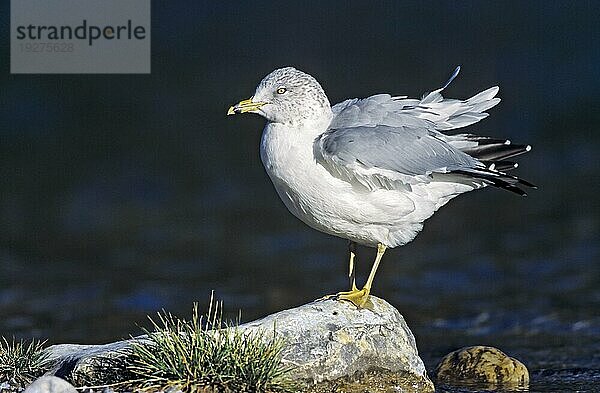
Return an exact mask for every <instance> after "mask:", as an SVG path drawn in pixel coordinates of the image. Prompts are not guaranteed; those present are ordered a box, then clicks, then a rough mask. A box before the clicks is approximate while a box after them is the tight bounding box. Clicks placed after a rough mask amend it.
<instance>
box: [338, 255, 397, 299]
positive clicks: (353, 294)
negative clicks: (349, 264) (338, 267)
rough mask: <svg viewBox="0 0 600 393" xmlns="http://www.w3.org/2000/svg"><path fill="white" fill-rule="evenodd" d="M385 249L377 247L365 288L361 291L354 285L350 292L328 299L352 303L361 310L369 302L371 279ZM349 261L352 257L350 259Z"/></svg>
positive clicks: (340, 293)
mask: <svg viewBox="0 0 600 393" xmlns="http://www.w3.org/2000/svg"><path fill="white" fill-rule="evenodd" d="M385 250H386V247H385V246H384V245H383V244H381V243H380V244H378V245H377V257H376V258H375V262H374V263H373V267H372V268H371V273H370V274H369V278H368V279H367V282H366V284H365V286H364V287H363V288H362V289H360V290H359V289H357V288H356V285H355V286H354V287H353V288H352V290H350V291H348V292H339V293H337V294H335V295H333V296H331V297H330V298H333V299H336V300H348V301H350V302H352V303H353V304H354V305H355V306H356V307H359V308H362V307H364V305H365V304H366V303H367V301H368V300H369V294H370V293H371V286H372V285H373V279H374V278H375V273H377V268H378V267H379V263H380V262H381V258H383V254H384V253H385ZM350 258H351V260H352V261H353V259H352V256H351V257H350Z"/></svg>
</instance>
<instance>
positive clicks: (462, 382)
mask: <svg viewBox="0 0 600 393" xmlns="http://www.w3.org/2000/svg"><path fill="white" fill-rule="evenodd" d="M435 374H436V381H437V382H439V383H443V384H448V385H454V386H473V385H477V386H482V387H500V386H502V387H526V386H528V384H529V372H528V371H527V367H525V365H524V364H523V363H521V362H520V361H518V360H517V359H515V358H512V357H510V356H508V355H506V354H505V353H504V352H502V351H500V350H499V349H497V348H494V347H488V346H474V347H466V348H461V349H459V350H456V351H454V352H451V353H449V354H448V355H446V356H445V357H444V358H443V359H442V361H441V362H440V364H439V365H438V367H437V369H436V372H435ZM437 382H436V383H437Z"/></svg>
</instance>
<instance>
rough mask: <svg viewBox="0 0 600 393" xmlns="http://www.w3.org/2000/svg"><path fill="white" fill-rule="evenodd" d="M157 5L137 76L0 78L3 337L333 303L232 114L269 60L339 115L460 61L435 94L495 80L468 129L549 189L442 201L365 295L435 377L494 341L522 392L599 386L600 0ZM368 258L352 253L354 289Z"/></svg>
mask: <svg viewBox="0 0 600 393" xmlns="http://www.w3.org/2000/svg"><path fill="white" fill-rule="evenodd" d="M171 3H172V2H170V3H169V4H170V6H169V7H167V6H166V5H161V4H153V5H154V8H153V32H152V34H153V36H152V42H153V44H152V45H153V53H154V54H153V68H152V75H151V76H123V75H122V76H8V75H7V74H6V71H4V73H3V74H2V76H0V84H1V86H2V89H0V103H1V104H2V105H0V132H1V138H2V139H1V143H0V334H2V335H7V336H10V335H16V336H17V337H26V338H27V337H41V338H48V339H49V340H50V342H52V343H58V342H81V343H98V342H105V341H110V340H115V339H118V338H123V337H127V336H128V335H130V334H137V333H139V331H140V328H139V327H138V326H147V325H148V323H147V321H146V319H145V316H146V315H147V314H153V313H155V312H156V311H158V310H160V309H161V308H165V309H168V310H170V311H172V312H174V313H177V314H179V315H182V316H185V315H189V313H190V311H191V306H192V303H193V302H194V301H199V302H200V303H201V304H206V303H207V301H208V298H209V296H210V293H211V291H212V290H214V291H215V293H216V296H217V297H218V298H220V299H222V300H223V301H224V303H225V308H226V309H227V310H229V316H230V317H231V318H236V317H237V315H238V311H239V310H241V315H242V320H244V321H247V320H250V319H253V318H257V317H260V316H262V315H265V314H268V313H271V312H274V311H278V310H281V309H284V308H289V307H293V306H296V305H299V304H303V303H305V302H308V301H310V300H312V299H315V298H317V297H320V296H322V295H324V294H327V293H332V292H336V291H338V290H341V289H344V288H345V287H346V285H347V282H346V278H345V273H346V268H347V259H346V258H347V255H346V244H345V241H344V240H341V239H335V238H332V237H329V236H326V235H323V234H320V233H317V232H315V231H313V230H312V229H309V228H307V227H305V226H304V225H303V224H302V223H300V222H298V221H297V220H296V219H295V218H294V217H292V216H291V215H290V214H289V213H288V212H287V211H286V210H285V208H284V207H283V205H282V203H281V202H280V201H279V199H278V198H277V196H276V194H275V192H274V190H273V189H272V186H271V184H270V182H269V180H268V178H267V177H266V175H265V174H264V172H263V169H262V167H261V164H260V162H259V158H258V141H259V135H260V129H261V127H262V124H263V123H262V121H261V120H260V119H258V118H252V117H246V118H244V117H239V118H237V117H236V118H233V119H232V118H226V117H225V116H224V114H225V111H226V109H227V107H228V105H229V104H231V103H233V102H237V101H238V100H239V99H242V98H246V97H247V96H249V95H250V94H251V93H252V91H253V89H254V86H255V84H256V83H257V82H258V80H259V79H260V78H261V77H262V76H263V75H264V74H265V73H267V72H268V71H270V70H271V69H273V68H275V67H276V66H281V65H287V64H294V65H297V66H298V67H299V68H303V69H305V70H307V71H309V72H311V73H313V74H314V75H315V76H316V77H317V78H318V79H320V80H321V81H322V82H323V85H324V87H325V89H326V91H328V92H329V95H330V98H331V100H332V101H339V100H341V99H343V98H345V97H348V96H365V95H368V94H372V93H378V92H383V91H390V92H394V93H397V94H410V95H419V94H420V93H421V92H423V91H424V90H427V89H433V88H435V87H436V86H438V85H439V84H440V83H441V82H442V81H444V80H445V78H446V77H447V76H448V73H449V72H450V71H451V70H452V69H453V68H454V66H455V65H456V64H462V66H463V73H462V74H461V76H460V77H459V78H458V79H457V80H456V81H455V82H454V84H453V85H452V87H451V88H450V89H449V90H448V93H449V94H450V95H453V96H457V97H465V96H467V95H469V94H473V93H475V92H477V91H479V90H481V89H483V88H486V87H488V86H490V85H493V84H496V83H497V84H499V85H500V86H501V93H500V95H501V97H502V99H503V102H502V103H501V104H500V106H499V107H497V108H494V109H493V111H492V113H491V114H492V116H491V117H490V118H489V119H486V120H485V121H484V122H482V123H481V124H479V125H477V126H476V127H474V130H473V131H476V132H480V133H484V134H491V135H497V136H506V137H508V138H510V139H512V140H514V141H517V142H528V143H531V144H533V145H534V150H533V151H532V152H531V153H529V154H528V156H526V157H523V159H522V160H520V162H521V167H520V168H519V170H518V173H519V174H520V175H521V176H523V177H525V178H526V179H528V180H531V181H532V182H534V183H536V184H538V185H539V186H540V188H539V189H538V190H536V191H532V192H531V193H530V196H529V197H528V198H519V197H516V196H514V195H511V194H509V193H506V192H502V191H499V190H491V189H488V190H484V191H479V192H474V193H471V194H469V195H464V196H461V197H460V198H458V199H456V200H454V201H452V202H451V203H450V204H449V205H448V206H446V207H444V208H443V209H442V210H441V211H440V212H438V213H437V214H436V215H435V216H434V217H433V218H432V219H430V220H429V221H428V222H427V223H426V225H425V229H424V231H423V233H422V234H420V235H419V236H418V237H417V239H416V240H415V241H414V242H413V243H411V244H409V245H407V246H405V247H402V248H400V249H395V250H391V251H389V252H388V253H386V255H385V257H384V260H383V263H382V266H381V268H380V271H379V273H378V276H377V277H376V280H375V288H374V293H375V294H376V295H379V296H381V297H384V298H385V299H387V300H388V301H390V302H391V303H392V304H394V305H395V306H396V307H397V308H398V309H399V310H400V311H401V312H402V313H403V314H404V316H405V317H406V319H407V321H408V323H409V325H410V326H411V327H412V329H413V332H414V333H415V335H416V337H417V342H418V345H419V349H420V352H421V354H422V357H423V358H424V360H425V363H426V365H427V366H428V369H429V370H430V371H431V372H432V371H433V369H434V368H435V365H436V364H437V362H438V361H439V360H440V359H441V357H443V356H444V355H445V354H447V353H448V352H450V351H452V350H454V349H457V348H459V347H464V346H469V345H493V346H496V347H499V348H501V349H502V350H503V351H505V352H507V353H508V354H509V355H512V356H515V357H517V358H518V359H520V360H522V361H523V362H524V363H525V364H526V365H527V366H528V368H529V369H530V371H531V375H532V383H531V389H530V391H536V392H537V391H540V392H557V391H590V392H591V391H595V390H597V388H596V386H598V385H600V355H599V354H600V312H599V306H600V268H599V264H598V260H599V256H600V242H599V240H600V239H599V238H600V220H599V217H600V215H599V207H600V206H599V204H598V198H597V195H598V193H599V192H600V190H599V184H598V179H599V178H600V176H599V175H600V168H599V165H598V149H599V147H600V143H599V137H598V126H599V125H600V119H599V117H598V112H597V111H596V110H593V109H592V108H597V107H598V102H599V100H598V94H597V91H598V88H600V86H599V83H600V78H598V77H597V70H596V69H597V64H599V62H600V50H599V49H598V48H600V45H599V44H598V38H599V37H598V36H599V33H598V28H597V27H596V19H597V18H595V15H598V14H599V12H598V11H599V9H598V6H597V3H593V2H589V3H586V2H577V3H574V4H572V5H571V4H568V3H556V4H554V3H552V4H548V3H546V2H527V3H524V2H523V3H521V2H519V3H512V4H511V6H510V7H508V6H506V5H502V4H495V3H494V4H479V3H464V2H461V3H454V2H449V3H435V5H434V4H431V5H429V6H426V5H421V4H420V3H416V2H415V3H405V2H402V3H390V4H387V3H378V4H376V5H368V6H367V5H365V4H363V3H360V2H357V3H346V2H344V3H331V4H329V3H328V4H327V5H318V4H317V3H314V4H312V3H307V4H302V5H300V4H294V5H289V7H279V6H278V5H277V4H278V3H270V2H265V3H260V4H258V3H255V2H253V4H252V6H250V5H243V4H238V5H219V4H203V3H200V2H199V3H198V4H194V5H190V4H187V3H186V4H185V5H184V4H183V3H176V2H173V5H171ZM2 7H3V11H5V10H6V12H2V13H0V15H1V16H0V21H2V22H3V23H4V24H5V25H7V24H8V21H7V19H6V18H7V15H8V9H7V8H8V5H7V4H4V5H2ZM307 25H308V26H310V28H306V26H307ZM248 32H252V34H248ZM0 64H2V65H3V66H4V67H3V68H2V69H4V70H7V68H8V66H7V59H0ZM373 257H374V250H369V249H360V250H359V255H358V258H359V259H358V263H359V272H360V273H361V278H362V279H364V278H365V276H366V274H367V272H368V269H369V267H370V263H371V261H372V259H373ZM438 388H439V389H438V390H439V391H451V392H460V391H463V390H460V389H458V390H457V389H455V388H448V389H446V388H445V387H438ZM475 390H477V389H475Z"/></svg>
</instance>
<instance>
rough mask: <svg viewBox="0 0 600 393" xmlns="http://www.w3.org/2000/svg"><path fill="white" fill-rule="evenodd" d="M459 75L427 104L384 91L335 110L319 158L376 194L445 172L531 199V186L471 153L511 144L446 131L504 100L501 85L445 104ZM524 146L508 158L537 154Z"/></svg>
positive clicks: (320, 140)
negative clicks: (527, 193)
mask: <svg viewBox="0 0 600 393" xmlns="http://www.w3.org/2000/svg"><path fill="white" fill-rule="evenodd" d="M458 70H459V69H457V70H456V71H455V73H454V74H453V75H452V77H451V79H450V80H449V81H448V83H446V85H444V87H442V88H440V89H437V90H435V91H433V92H430V93H428V94H425V95H423V98H422V99H421V100H417V99H408V98H406V97H392V96H390V95H389V94H379V95H375V96H371V97H368V98H365V99H350V100H346V101H344V102H341V103H339V104H337V105H335V106H333V107H332V111H333V115H334V116H333V119H332V121H331V123H330V126H329V128H328V129H327V131H326V132H325V133H323V134H321V135H320V136H319V137H317V138H316V139H315V142H314V145H313V152H314V156H315V159H316V160H317V162H319V163H320V164H321V165H323V167H325V168H326V169H327V170H328V171H329V172H330V173H331V174H332V175H333V176H336V177H338V178H340V179H343V180H345V181H348V182H350V183H352V184H360V185H363V186H365V187H366V188H368V189H370V190H373V189H378V188H386V189H398V188H400V187H404V188H410V184H414V183H416V182H429V181H431V180H432V178H433V176H432V175H433V174H440V175H439V176H441V177H445V178H446V180H452V181H458V182H466V183H467V184H472V185H481V184H482V183H483V184H492V185H495V186H497V187H501V188H504V189H507V190H509V191H512V192H516V193H518V194H520V195H525V192H524V191H522V190H521V189H520V188H518V186H519V185H526V186H533V185H532V184H530V183H528V182H525V181H523V180H521V179H519V178H517V177H514V176H509V175H506V174H505V173H503V172H500V171H498V170H497V169H494V164H492V165H491V166H489V165H487V166H486V164H484V163H483V162H481V161H479V160H478V158H479V156H480V155H478V154H473V155H469V154H467V153H468V152H470V151H475V152H477V151H478V150H477V149H480V150H481V149H483V148H485V147H486V146H487V147H491V148H493V149H495V150H498V149H500V150H502V151H503V152H504V151H505V150H506V149H507V146H508V145H509V141H501V142H500V143H496V142H497V141H496V140H494V139H491V138H484V137H477V136H474V135H471V134H453V135H449V134H446V132H448V130H453V129H456V128H461V127H465V126H468V125H470V124H473V123H475V122H477V121H479V120H481V119H483V118H485V117H487V116H488V114H487V113H485V111H486V110H487V109H489V108H491V107H493V106H495V105H497V104H498V102H499V101H500V99H499V98H496V97H495V96H496V94H497V92H498V88H497V87H492V88H490V89H487V90H485V91H483V92H481V93H479V94H476V95H475V96H473V97H471V98H469V99H467V100H453V99H450V100H449V99H444V98H443V97H442V95H441V92H442V91H443V89H444V88H445V87H446V86H447V85H448V84H449V83H450V82H451V81H452V79H453V78H454V77H455V76H456V75H457V73H458ZM441 131H444V133H442V132H441ZM492 142H493V143H492ZM479 145H482V146H483V147H481V146H479ZM498 146H500V147H498ZM517 147H519V151H518V152H517V153H514V152H512V150H511V151H509V152H508V153H506V152H504V153H502V152H501V153H502V154H504V156H506V154H509V153H510V154H509V155H508V156H507V157H509V156H514V155H516V154H521V153H522V152H524V151H529V149H530V147H528V146H517ZM521 147H522V148H521ZM469 149H470V150H469ZM473 149H475V150H473ZM463 150H464V151H463ZM488 150H489V149H488ZM498 154H500V153H498ZM504 156H502V157H504ZM482 157H483V156H482ZM502 157H501V158H502ZM496 158H497V157H496ZM482 159H483V158H482ZM484 162H485V163H488V162H487V161H484Z"/></svg>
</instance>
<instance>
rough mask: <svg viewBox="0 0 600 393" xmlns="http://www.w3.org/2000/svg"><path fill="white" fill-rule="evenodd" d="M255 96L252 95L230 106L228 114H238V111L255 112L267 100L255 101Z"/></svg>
mask: <svg viewBox="0 0 600 393" xmlns="http://www.w3.org/2000/svg"><path fill="white" fill-rule="evenodd" d="M253 98H254V97H250V98H248V99H247V100H244V101H240V102H239V103H237V104H235V105H234V106H232V107H230V108H229V110H228V111H227V115H228V116H229V115H236V114H238V113H246V112H255V111H256V110H257V109H258V108H260V107H261V106H263V105H265V104H266V102H253V101H252V99H253Z"/></svg>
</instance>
